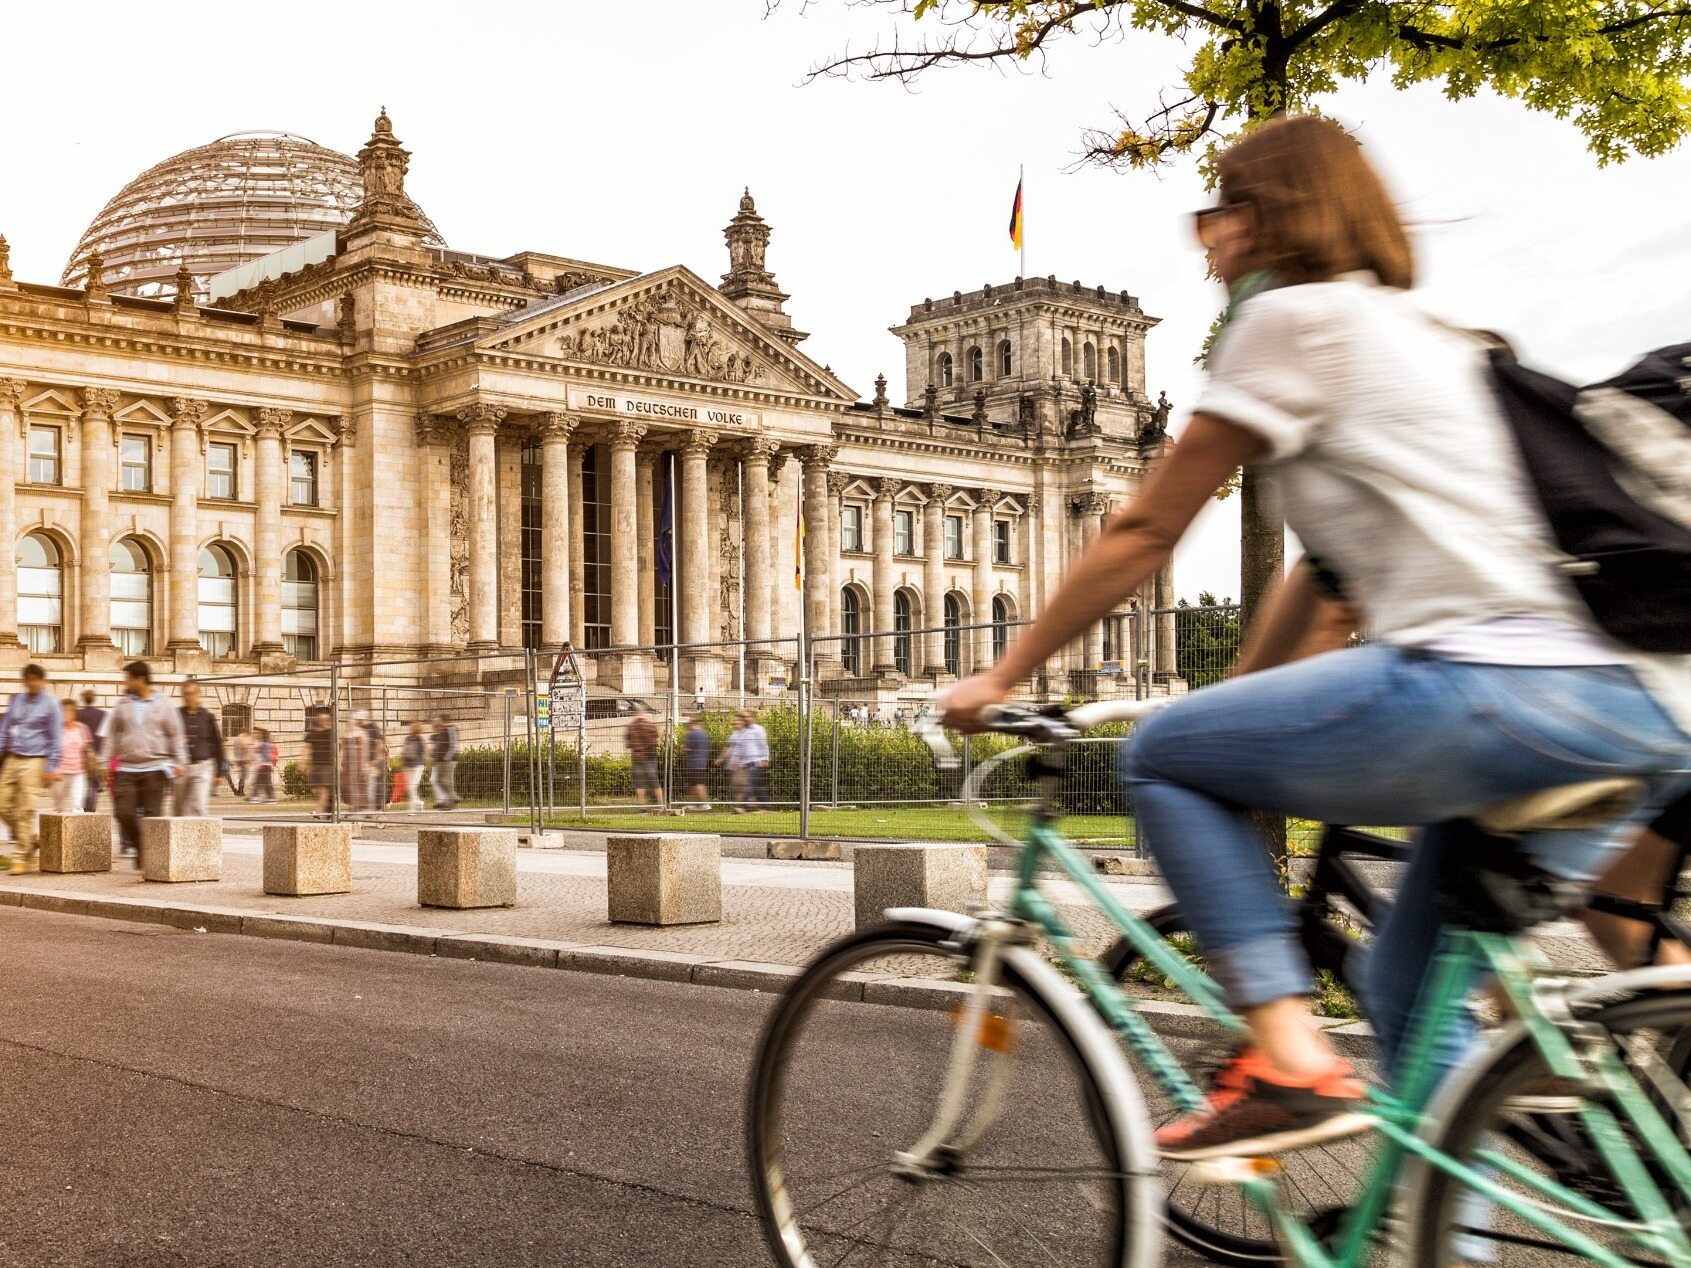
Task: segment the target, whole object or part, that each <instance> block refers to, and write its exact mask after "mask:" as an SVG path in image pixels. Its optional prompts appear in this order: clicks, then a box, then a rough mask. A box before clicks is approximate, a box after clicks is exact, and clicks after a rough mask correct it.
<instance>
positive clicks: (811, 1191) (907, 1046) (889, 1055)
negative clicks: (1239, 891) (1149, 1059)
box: [747, 920, 1161, 1268]
mask: <svg viewBox="0 0 1691 1268" xmlns="http://www.w3.org/2000/svg"><path fill="white" fill-rule="evenodd" d="M976 963H977V961H976V959H975V958H974V953H973V952H972V951H971V950H970V948H969V947H968V946H966V945H964V944H962V943H960V942H959V941H958V937H957V932H956V930H955V929H954V928H951V927H949V926H947V925H946V924H944V923H941V921H939V920H936V922H935V923H933V924H928V923H923V922H919V921H901V922H897V923H894V924H889V925H883V926H878V927H875V928H872V929H867V930H864V931H863V932H861V933H859V934H856V935H854V936H852V937H849V938H846V939H843V940H841V941H840V942H837V943H835V944H833V945H832V946H831V947H829V948H827V949H826V950H824V951H823V952H822V954H821V955H820V956H819V957H818V958H817V959H816V960H815V961H814V962H813V963H812V964H811V965H810V967H809V968H807V969H806V970H805V972H804V973H803V975H801V976H800V977H799V978H798V979H797V980H796V981H795V982H794V984H793V986H792V987H791V988H790V989H789V990H788V991H787V993H786V994H785V995H784V996H783V997H782V998H781V1000H780V1001H779V1002H778V1003H777V1004H776V1006H775V1009H774V1011H773V1012H772V1014H771V1015H770V1018H769V1021H768V1024H767V1026H766V1028H765V1030H764V1034H763V1037H762V1040H761V1042H760V1045H759V1049H758V1054H757V1060H756V1064H755V1066H754V1071H753V1077H752V1083H751V1090H750V1102H749V1105H748V1109H747V1132H748V1142H747V1143H748V1150H749V1156H750V1163H751V1169H752V1175H753V1188H754V1192H755V1197H756V1202H757V1210H758V1214H759V1217H760V1219H761V1222H762V1225H763V1229H764V1235H765V1238H766V1240H767V1242H768V1244H769V1247H770V1250H771V1252H772V1254H773V1255H774V1257H775V1261H776V1262H777V1263H778V1264H780V1265H782V1266H783V1268H825V1266H827V1265H834V1264H851V1265H858V1264H882V1265H899V1266H900V1268H906V1266H908V1268H914V1266H915V1265H928V1264H947V1265H951V1264H956V1265H982V1266H983V1268H986V1266H991V1268H1014V1266H1019V1265H1029V1266H1030V1268H1031V1266H1032V1265H1043V1266H1046V1268H1050V1266H1051V1265H1074V1266H1075V1268H1081V1266H1084V1268H1120V1266H1123V1265H1132V1266H1133V1268H1138V1266H1139V1265H1142V1264H1143V1265H1149V1264H1152V1263H1154V1262H1155V1258H1156V1250H1157V1246H1156V1243H1157V1242H1158V1240H1160V1232H1161V1229H1160V1223H1161V1221H1160V1219H1159V1218H1158V1214H1159V1212H1158V1209H1157V1195H1156V1193H1155V1191H1154V1189H1153V1187H1152V1179H1151V1175H1150V1171H1151V1168H1152V1166H1153V1163H1152V1161H1151V1159H1150V1156H1149V1150H1148V1142H1147V1137H1146V1133H1145V1128H1144V1125H1143V1120H1142V1118H1141V1117H1140V1114H1139V1111H1138V1107H1137V1097H1136V1095H1135V1092H1134V1089H1133V1086H1132V1083H1131V1081H1130V1080H1129V1079H1128V1078H1127V1075H1126V1070H1125V1068H1124V1067H1123V1065H1122V1063H1121V1060H1120V1057H1119V1054H1118V1053H1117V1052H1116V1051H1115V1049H1114V1046H1113V1042H1112V1040H1111V1039H1110V1036H1109V1034H1108V1032H1107V1031H1106V1030H1105V1028H1104V1027H1103V1025H1102V1023H1101V1022H1099V1021H1098V1020H1097V1018H1096V1017H1095V1016H1094V1015H1093V1014H1092V1013H1091V1012H1090V1010H1089V1009H1087V1008H1086V1006H1085V1004H1084V1003H1083V1002H1082V1001H1080V1000H1079V999H1078V997H1077V996H1075V995H1074V993H1073V991H1072V989H1070V988H1068V987H1067V986H1066V985H1064V984H1063V983H1062V982H1061V980H1060V979H1059V978H1057V977H1056V975H1055V973H1054V971H1053V970H1051V969H1050V968H1049V966H1047V965H1045V964H1044V962H1043V961H1040V960H1039V959H1038V958H1037V957H1036V956H1034V955H1033V953H1032V952H1031V951H1029V950H1027V949H1025V948H1010V949H1006V950H1005V951H1004V953H1003V958H1002V959H1001V960H1000V963H999V969H998V971H997V972H996V973H995V974H994V977H995V982H996V985H995V986H994V988H993V991H992V995H991V997H990V1001H989V1007H988V1015H987V1018H986V1020H985V1022H984V1023H983V1024H982V1025H981V1027H980V1030H979V1033H978V1036H977V1039H976V1042H977V1043H978V1045H979V1047H980V1049H981V1051H978V1052H977V1053H975V1054H974V1055H975V1058H976V1070H977V1072H976V1077H974V1078H973V1079H971V1080H968V1081H967V1082H965V1083H964V1084H963V1085H962V1087H963V1108H964V1112H963V1114H962V1115H961V1118H960V1122H959V1126H958V1128H957V1129H956V1130H954V1131H953V1132H951V1133H950V1134H949V1135H948V1136H947V1137H946V1140H945V1144H944V1145H943V1146H942V1147H941V1148H939V1149H938V1150H937V1151H935V1153H934V1154H932V1155H931V1156H930V1159H929V1162H928V1165H925V1166H922V1167H917V1168H912V1167H910V1166H909V1164H908V1159H907V1158H906V1159H904V1160H902V1161H901V1160H900V1158H899V1155H900V1154H901V1153H904V1154H908V1153H909V1152H910V1151H912V1150H913V1148H914V1147H916V1146H917V1144H918V1142H919V1141H921V1140H922V1139H923V1138H924V1137H925V1136H926V1135H928V1133H929V1128H930V1127H931V1125H932V1124H933V1123H934V1121H935V1118H936V1112H937V1110H938V1107H939V1105H940V1103H941V1099H942V1094H943V1093H944V1091H945V1090H946V1088H947V1071H948V1068H949V1065H950V1062H951V1060H952V1056H953V1046H954V1041H955V1040H956V1039H957V1036H958V1034H959V1027H960V1025H961V1019H962V1017H963V1016H964V1013H963V1008H962V1005H964V1004H965V1002H966V1000H967V998H968V996H969V994H970V988H971V987H972V985H973V983H972V978H973V973H974V969H975V965H976ZM891 979H901V980H900V981H898V982H896V983H892V984H893V985H895V986H896V987H897V988H898V989H897V990H896V992H893V991H889V990H887V989H886V987H887V985H888V984H889V982H890V980H891ZM866 983H868V984H869V985H866ZM865 995H867V996H868V997H869V999H871V1000H878V999H883V998H887V999H890V1000H892V1002H893V1003H903V1004H905V1005H907V1006H903V1007H899V1006H889V1005H888V1004H884V1003H878V1002H868V1003H865V1002H863V997H864V996H865ZM911 1005H913V1006H911Z"/></svg>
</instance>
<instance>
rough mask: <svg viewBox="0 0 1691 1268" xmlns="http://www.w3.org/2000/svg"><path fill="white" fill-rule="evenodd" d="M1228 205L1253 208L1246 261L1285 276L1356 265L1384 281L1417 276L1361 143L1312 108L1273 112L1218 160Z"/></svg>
mask: <svg viewBox="0 0 1691 1268" xmlns="http://www.w3.org/2000/svg"><path fill="white" fill-rule="evenodd" d="M1217 170H1218V171H1219V173H1220V176H1221V197H1222V200H1223V202H1225V203H1244V204H1247V205H1249V206H1250V207H1252V208H1253V209H1254V210H1255V211H1256V220H1257V223H1256V245H1255V246H1254V247H1253V248H1252V251H1251V257H1252V258H1251V267H1252V268H1253V269H1267V270H1269V271H1271V272H1273V273H1274V274H1275V275H1276V276H1277V277H1278V278H1279V279H1280V280H1281V281H1282V282H1284V283H1286V284H1288V285H1292V284H1296V283H1299V282H1328V281H1331V280H1332V279H1333V278H1335V277H1338V276H1339V275H1340V274H1342V273H1351V272H1355V271H1356V270H1359V269H1365V270H1368V271H1369V272H1372V273H1373V274H1374V275H1375V276H1376V277H1378V278H1379V279H1380V281H1381V282H1383V283H1385V284H1386V285H1387V286H1396V287H1400V288H1404V289H1407V288H1408V287H1410V286H1411V285H1413V284H1414V281H1415V253H1414V251H1413V250H1412V249H1411V247H1410V245H1409V236H1408V235H1407V234H1406V233H1404V231H1403V222H1402V221H1401V220H1399V219H1398V215H1397V208H1396V207H1395V206H1393V204H1392V200H1391V196H1390V195H1389V194H1387V193H1386V187H1385V184H1384V183H1383V182H1382V181H1381V180H1380V176H1379V173H1377V172H1376V171H1375V170H1374V169H1373V167H1372V166H1370V165H1369V162H1368V160H1367V159H1366V158H1364V157H1363V156H1362V147H1361V146H1360V145H1358V144H1357V142H1356V139H1355V138H1354V137H1352V136H1351V135H1350V134H1349V133H1348V132H1346V131H1345V130H1344V129H1343V128H1341V127H1339V125H1338V124H1336V123H1333V122H1332V121H1331V120H1328V119H1322V118H1318V117H1317V116H1315V115H1283V116H1281V117H1280V118H1277V119H1271V120H1269V121H1268V122H1267V123H1265V124H1263V125H1262V126H1261V127H1260V128H1258V129H1257V130H1256V131H1254V132H1252V133H1251V134H1250V135H1249V136H1246V137H1245V138H1244V139H1242V140H1240V141H1239V142H1238V143H1237V144H1235V145H1233V146H1231V147H1230V148H1229V149H1227V150H1226V151H1225V152H1224V153H1223V154H1222V155H1221V158H1220V160H1219V162H1218V163H1217Z"/></svg>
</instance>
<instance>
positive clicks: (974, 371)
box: [969, 347, 986, 383]
mask: <svg viewBox="0 0 1691 1268" xmlns="http://www.w3.org/2000/svg"><path fill="white" fill-rule="evenodd" d="M985 377H986V354H985V353H984V352H982V351H981V350H980V348H979V347H974V348H970V349H969V382H971V383H979V382H980V381H981V380H982V379H984V378H985Z"/></svg>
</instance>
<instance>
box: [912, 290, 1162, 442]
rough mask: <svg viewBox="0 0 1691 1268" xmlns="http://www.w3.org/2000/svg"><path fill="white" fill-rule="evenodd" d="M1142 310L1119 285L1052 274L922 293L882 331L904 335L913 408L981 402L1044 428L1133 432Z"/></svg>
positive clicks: (1141, 384)
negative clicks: (940, 294) (935, 295)
mask: <svg viewBox="0 0 1691 1268" xmlns="http://www.w3.org/2000/svg"><path fill="white" fill-rule="evenodd" d="M1159 320H1160V319H1159V318H1156V317H1150V316H1147V315H1146V314H1145V312H1144V310H1143V309H1141V308H1140V307H1139V301H1138V299H1136V298H1135V297H1134V296H1132V295H1129V294H1128V293H1127V292H1126V291H1120V292H1111V291H1106V290H1105V289H1104V288H1103V287H1102V286H1096V287H1087V286H1083V285H1082V284H1081V283H1079V282H1072V283H1071V282H1059V281H1058V280H1057V279H1056V277H1054V276H1053V277H1029V278H1022V277H1018V278H1017V279H1016V280H1015V281H1014V282H1011V283H1010V284H1008V285H1004V286H993V285H991V284H988V285H986V286H983V287H981V289H979V290H977V291H967V292H964V291H954V292H952V294H951V296H950V297H949V298H947V299H925V300H923V301H922V302H921V303H920V304H917V305H915V306H914V307H912V308H911V310H910V315H909V317H907V318H906V319H905V321H904V323H903V324H902V325H898V326H894V327H892V333H893V334H895V335H897V336H898V337H899V338H900V339H902V340H903V341H904V366H905V371H904V374H905V395H906V398H907V400H908V403H909V404H910V405H911V406H912V407H913V408H920V407H922V405H923V403H924V400H925V398H926V394H927V390H928V389H929V388H930V387H931V388H933V389H934V390H935V393H936V400H937V403H938V405H939V406H940V408H942V409H944V408H947V407H950V408H953V409H957V410H959V411H966V410H969V409H974V408H976V407H977V406H978V405H980V404H984V405H985V407H986V411H987V412H988V413H989V414H990V415H991V416H993V417H998V418H1007V419H1008V418H1015V419H1021V420H1024V421H1026V422H1028V423H1029V424H1031V425H1035V426H1037V428H1038V429H1039V430H1040V431H1042V432H1046V433H1056V434H1058V435H1082V434H1089V433H1090V434H1102V435H1108V436H1116V437H1120V438H1124V439H1129V440H1131V439H1134V438H1135V437H1137V436H1139V435H1140V434H1141V433H1142V432H1143V431H1144V430H1145V429H1146V428H1147V427H1150V426H1153V425H1154V424H1155V420H1156V405H1155V404H1154V402H1152V401H1151V399H1150V398H1149V396H1148V395H1147V394H1146V389H1145V335H1146V333H1147V332H1148V331H1149V330H1150V329H1151V327H1153V326H1155V325H1156V324H1157V322H1158V321H1159Z"/></svg>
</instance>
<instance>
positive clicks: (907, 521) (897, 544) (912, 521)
mask: <svg viewBox="0 0 1691 1268" xmlns="http://www.w3.org/2000/svg"><path fill="white" fill-rule="evenodd" d="M892 553H893V554H895V555H914V554H915V553H916V512H914V511H894V512H893V513H892Z"/></svg>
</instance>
